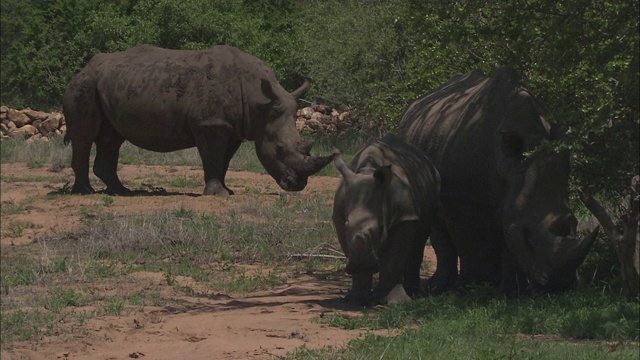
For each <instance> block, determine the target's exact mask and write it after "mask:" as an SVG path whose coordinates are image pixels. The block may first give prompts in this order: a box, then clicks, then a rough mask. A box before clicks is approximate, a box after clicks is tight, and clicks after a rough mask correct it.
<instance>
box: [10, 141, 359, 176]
mask: <svg viewBox="0 0 640 360" xmlns="http://www.w3.org/2000/svg"><path fill="white" fill-rule="evenodd" d="M308 138H309V139H312V140H314V141H315V145H314V147H313V149H312V154H313V155H315V156H324V155H329V154H331V152H332V150H333V148H334V147H336V148H338V149H340V150H341V151H342V152H343V154H344V155H345V158H351V157H353V155H354V154H355V153H356V152H357V151H358V150H359V149H360V147H362V146H363V145H364V144H366V142H367V141H368V139H360V138H355V137H352V136H342V137H338V136H331V137H326V138H315V137H308ZM92 155H95V146H94V147H93V149H92ZM0 162H2V163H15V162H21V163H26V164H27V166H28V167H29V168H42V167H45V166H46V167H47V168H48V169H49V170H50V171H52V172H58V171H59V170H60V169H62V168H65V167H68V166H70V164H71V145H68V146H66V145H64V143H63V142H62V137H54V138H52V140H51V141H49V142H42V143H38V142H31V143H29V142H25V141H24V140H20V139H11V140H3V141H2V142H0ZM119 163H120V164H135V165H186V166H194V167H201V166H202V162H201V160H200V155H199V154H198V151H197V149H196V148H190V149H185V150H179V151H173V152H168V153H160V152H154V151H148V150H144V149H141V148H139V147H137V146H135V145H133V144H131V143H129V142H125V143H124V144H123V145H122V147H121V148H120V159H119ZM229 168H230V169H232V170H243V171H253V172H262V171H264V167H263V166H262V164H261V163H260V161H259V160H258V157H257V156H256V153H255V146H254V143H253V142H248V141H246V142H243V143H242V145H241V146H240V148H239V149H238V151H237V152H236V154H235V155H234V157H233V158H232V159H231V163H230V165H229ZM318 175H328V176H338V172H337V170H335V168H334V167H333V166H332V165H329V166H327V167H325V168H324V169H322V170H321V171H320V172H319V173H318ZM22 180H24V181H28V179H22ZM2 181H3V182H5V181H19V179H5V178H3V179H2ZM189 181H191V180H189ZM198 185H200V181H198Z"/></svg>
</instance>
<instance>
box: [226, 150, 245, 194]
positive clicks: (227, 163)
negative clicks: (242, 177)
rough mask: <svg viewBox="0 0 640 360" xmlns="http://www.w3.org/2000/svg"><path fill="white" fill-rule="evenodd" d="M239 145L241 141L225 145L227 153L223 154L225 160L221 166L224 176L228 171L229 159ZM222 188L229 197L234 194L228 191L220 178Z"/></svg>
mask: <svg viewBox="0 0 640 360" xmlns="http://www.w3.org/2000/svg"><path fill="white" fill-rule="evenodd" d="M241 144H242V140H236V141H229V144H228V145H227V151H226V153H225V159H224V165H223V173H224V174H226V173H227V170H229V163H230V162H231V158H233V155H235V153H236V152H237V151H238V149H239V148H240V145H241ZM222 186H223V187H224V188H225V189H226V190H227V192H228V193H229V195H233V194H234V192H233V190H231V189H229V188H228V187H227V184H225V182H224V177H223V178H222Z"/></svg>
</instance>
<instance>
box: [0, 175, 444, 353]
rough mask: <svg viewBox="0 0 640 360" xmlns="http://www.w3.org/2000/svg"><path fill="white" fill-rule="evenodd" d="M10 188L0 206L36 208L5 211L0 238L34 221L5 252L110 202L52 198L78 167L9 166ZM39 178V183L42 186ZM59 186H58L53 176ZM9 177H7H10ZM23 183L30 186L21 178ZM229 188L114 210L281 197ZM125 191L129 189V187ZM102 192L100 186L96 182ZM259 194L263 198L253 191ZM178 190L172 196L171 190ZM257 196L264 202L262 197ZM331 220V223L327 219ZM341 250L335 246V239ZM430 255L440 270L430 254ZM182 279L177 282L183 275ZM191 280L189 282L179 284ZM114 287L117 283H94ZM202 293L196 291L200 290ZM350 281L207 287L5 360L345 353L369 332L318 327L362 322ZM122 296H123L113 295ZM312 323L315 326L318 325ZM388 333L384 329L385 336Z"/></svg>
mask: <svg viewBox="0 0 640 360" xmlns="http://www.w3.org/2000/svg"><path fill="white" fill-rule="evenodd" d="M1 173H2V176H3V178H4V179H5V181H3V182H2V183H1V184H0V185H1V188H0V193H1V198H2V202H3V203H4V202H13V203H14V204H24V203H25V202H28V203H29V204H30V207H29V208H30V210H28V214H25V213H22V212H21V213H18V214H7V215H5V214H4V213H3V214H2V217H1V224H2V234H5V233H6V231H7V227H8V226H9V224H11V223H12V222H13V221H15V220H19V219H24V218H25V217H27V218H28V221H29V222H31V223H33V224H35V226H34V227H33V228H32V229H26V230H24V231H23V233H22V235H21V236H20V237H8V236H4V235H3V236H2V246H3V247H6V246H35V245H33V244H32V242H33V239H34V238H35V237H37V236H39V235H43V234H48V233H49V234H50V233H55V232H60V231H65V230H72V229H73V228H75V227H77V226H79V224H80V218H81V213H80V208H81V207H82V206H83V205H92V204H99V203H101V202H102V201H103V195H100V194H95V195H90V196H57V197H55V196H54V197H52V196H47V194H48V193H51V192H54V191H57V190H59V189H61V188H63V186H65V183H66V182H68V181H72V179H73V176H72V172H71V169H68V168H67V169H63V170H62V171H61V172H57V173H52V172H50V171H48V170H47V169H46V168H40V169H29V168H27V167H26V165H25V164H2V167H1ZM119 174H120V176H121V178H122V179H124V180H125V181H126V180H127V179H138V180H136V181H140V180H139V179H145V178H149V179H158V178H163V179H166V178H170V177H180V178H184V179H189V178H197V177H200V178H202V176H203V175H202V170H201V169H199V168H192V167H180V166H130V165H123V166H121V169H120V170H119ZM40 178H42V179H40ZM52 178H54V179H56V180H55V181H52V180H51V179H52ZM7 179H10V180H7ZM20 179H24V180H25V181H20ZM227 179H228V181H227V183H228V185H229V186H230V187H231V188H232V189H233V190H234V191H235V192H236V195H234V196H232V197H230V198H219V197H210V196H200V195H199V194H200V193H201V191H202V186H203V185H202V184H199V185H197V186H194V187H192V188H187V189H186V190H185V188H180V189H178V190H172V189H171V188H170V187H164V188H165V189H166V190H167V191H168V192H169V193H168V194H167V195H165V196H135V197H114V198H113V199H114V201H113V203H112V204H110V206H109V211H113V212H118V213H134V212H136V213H140V212H146V211H154V210H158V209H175V208H187V209H192V210H195V211H199V212H204V211H212V212H221V210H222V209H229V207H233V206H251V205H252V204H255V203H256V201H257V200H256V196H258V197H259V199H258V201H275V199H276V198H277V196H279V195H280V193H281V190H280V189H279V188H278V186H277V185H276V184H275V182H274V181H273V179H272V178H271V177H269V176H268V175H264V174H259V173H250V172H236V171H230V172H229V173H228V175H227ZM337 182H338V178H334V177H311V178H310V179H309V185H308V186H307V188H306V189H305V190H304V191H302V192H300V193H296V195H294V196H310V194H313V192H315V191H325V192H326V191H333V189H335V188H336V185H337ZM125 185H126V182H125ZM94 187H95V188H96V190H100V186H99V184H96V183H94ZM256 190H257V191H256ZM172 191H175V192H172ZM256 193H258V195H256ZM327 220H329V219H327ZM336 243H337V242H336ZM425 257H426V259H425V260H427V261H430V262H431V265H430V267H429V268H430V269H434V268H435V257H434V254H433V251H432V249H430V248H427V249H425ZM131 276H132V277H134V278H135V281H136V284H138V285H137V286H141V287H142V288H145V286H151V285H153V286H161V285H162V284H163V283H164V285H165V286H167V287H168V285H166V281H164V280H163V274H162V273H152V272H137V273H133V275H131ZM178 278H180V277H178ZM178 280H179V281H184V282H189V281H190V280H191V279H178ZM95 286H103V287H107V288H108V287H109V286H111V287H112V288H113V287H117V286H118V285H117V284H116V285H109V284H95ZM193 286H196V285H193ZM348 287H349V278H348V277H347V276H346V274H345V275H344V276H337V277H330V278H322V277H318V276H312V275H308V274H303V275H299V276H297V277H291V278H288V279H287V282H286V284H284V285H282V286H279V287H277V288H274V289H271V290H266V291H259V292H255V293H249V294H242V295H237V294H221V293H215V292H212V291H206V290H203V291H202V292H198V293H197V295H194V296H185V295H180V296H178V297H177V298H176V299H174V300H176V302H174V304H175V303H177V304H179V305H178V306H174V305H172V306H159V307H154V306H148V307H145V308H144V311H142V312H140V311H129V312H127V311H125V312H123V313H122V314H121V315H120V316H98V317H95V318H92V319H89V320H87V321H86V322H85V323H84V324H83V326H85V328H86V331H82V332H77V331H76V332H75V333H74V335H73V336H66V335H65V334H57V335H54V336H49V337H46V338H44V339H42V340H41V341H39V342H38V343H37V344H36V343H28V342H18V343H14V347H13V349H12V350H11V352H7V351H4V350H3V351H2V354H1V355H2V360H7V359H67V358H68V359H130V358H142V359H273V358H280V357H282V356H284V355H285V354H286V353H287V352H291V351H293V350H295V349H297V348H299V347H301V346H303V345H304V346H305V347H306V348H308V349H315V348H321V347H327V346H331V347H336V348H339V347H343V346H345V345H346V344H347V343H348V342H349V341H350V340H351V339H354V338H358V337H362V336H364V335H365V334H367V331H368V330H364V329H358V330H344V329H340V328H336V327H331V326H328V325H325V324H320V323H319V322H318V321H315V320H317V319H318V318H319V317H322V316H325V315H326V316H331V314H345V315H359V314H361V309H356V308H349V307H348V306H346V305H345V304H344V303H343V302H342V300H341V298H342V296H344V294H345V292H346V291H347V289H348ZM112 290H113V291H118V289H117V288H116V289H112ZM314 319H315V320H314ZM384 333H386V330H385V331H383V332H381V334H384Z"/></svg>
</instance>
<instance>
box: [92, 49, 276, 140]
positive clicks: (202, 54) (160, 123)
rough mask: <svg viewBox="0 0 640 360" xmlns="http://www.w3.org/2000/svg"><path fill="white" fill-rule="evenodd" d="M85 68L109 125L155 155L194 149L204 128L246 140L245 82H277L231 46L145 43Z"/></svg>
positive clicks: (96, 59)
mask: <svg viewBox="0 0 640 360" xmlns="http://www.w3.org/2000/svg"><path fill="white" fill-rule="evenodd" d="M87 67H88V68H90V69H91V71H92V74H93V76H94V77H95V79H96V84H97V85H96V86H97V92H98V97H99V103H100V106H101V108H102V110H103V113H104V115H105V117H106V118H107V119H108V121H109V122H111V124H112V125H113V126H114V128H115V129H116V130H117V131H118V132H119V133H120V134H121V135H123V136H124V137H125V138H126V139H127V140H129V141H131V142H132V143H134V144H136V145H138V146H140V147H143V148H146V149H149V150H155V151H173V150H177V149H181V148H187V147H192V146H194V145H195V142H194V137H193V131H194V130H195V129H196V128H198V127H200V126H224V127H226V128H228V129H230V130H232V131H234V132H235V133H236V134H237V136H238V137H243V132H244V131H245V129H244V128H243V127H245V126H248V124H245V123H244V122H243V120H244V119H243V115H244V114H243V109H244V101H245V99H244V94H243V81H245V82H246V78H250V79H254V78H255V79H259V78H260V77H262V78H267V79H270V78H273V79H275V76H274V75H273V74H272V72H271V70H270V69H269V68H268V67H266V66H264V64H262V63H261V62H260V60H258V59H257V58H254V57H252V56H250V55H248V54H246V53H244V52H241V51H239V50H237V49H235V48H232V47H228V46H216V47H213V48H211V49H207V50H199V51H188V50H169V49H161V48H157V47H153V46H149V45H142V46H138V47H135V48H132V49H129V50H127V51H123V52H119V53H112V54H99V55H96V56H94V58H93V59H92V60H91V61H90V62H89V64H88V65H87ZM254 81H256V82H257V81H259V80H254ZM247 86H248V85H247ZM258 88H259V87H258Z"/></svg>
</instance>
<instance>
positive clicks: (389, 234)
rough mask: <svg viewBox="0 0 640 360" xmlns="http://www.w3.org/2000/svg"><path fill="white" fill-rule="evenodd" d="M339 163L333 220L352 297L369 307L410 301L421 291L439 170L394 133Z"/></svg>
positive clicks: (436, 198)
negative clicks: (425, 247)
mask: <svg viewBox="0 0 640 360" xmlns="http://www.w3.org/2000/svg"><path fill="white" fill-rule="evenodd" d="M334 162H335V164H336V167H337V168H338V171H340V173H341V174H342V181H341V183H340V185H339V186H338V189H337V190H336V195H335V200H334V205H333V222H334V224H335V227H336V232H337V235H338V240H339V241H340V245H341V246H342V249H343V251H344V253H345V255H346V256H347V259H348V262H347V268H346V270H347V272H348V273H350V274H351V275H352V280H353V281H352V287H351V291H350V292H349V294H348V295H347V298H346V299H347V301H349V302H351V303H355V304H363V305H368V304H371V303H374V304H375V303H387V302H399V301H403V300H406V299H408V298H409V297H408V295H407V293H408V294H415V293H416V292H417V291H418V289H419V286H420V265H421V264H422V256H423V252H424V246H425V243H426V241H427V238H428V237H429V232H430V231H431V223H432V222H433V220H434V219H435V216H436V208H437V204H438V194H439V191H440V177H439V176H438V172H437V170H436V169H435V167H434V166H433V165H432V163H431V162H430V161H429V159H428V158H427V157H426V156H425V155H424V154H423V153H422V151H420V150H419V149H417V148H415V147H413V146H411V145H409V144H407V143H406V142H404V141H402V140H401V139H399V138H398V137H396V136H395V135H392V134H388V135H386V136H384V137H383V138H381V139H379V140H376V141H373V142H371V143H369V144H368V145H367V146H366V147H364V148H363V149H362V150H360V151H359V152H358V153H357V154H356V155H355V157H354V158H353V160H352V161H351V165H350V166H347V165H346V164H345V163H344V161H343V160H342V157H341V156H340V155H338V156H336V158H335V160H334ZM378 271H379V272H380V276H379V281H378V285H377V286H376V287H375V289H374V290H373V293H372V294H371V286H372V282H373V274H374V273H376V272H378Z"/></svg>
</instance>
